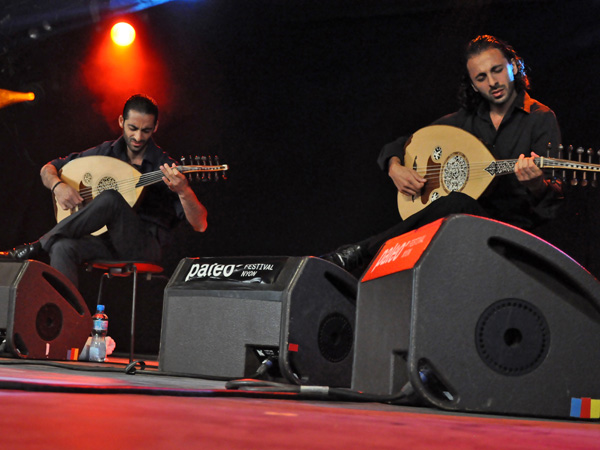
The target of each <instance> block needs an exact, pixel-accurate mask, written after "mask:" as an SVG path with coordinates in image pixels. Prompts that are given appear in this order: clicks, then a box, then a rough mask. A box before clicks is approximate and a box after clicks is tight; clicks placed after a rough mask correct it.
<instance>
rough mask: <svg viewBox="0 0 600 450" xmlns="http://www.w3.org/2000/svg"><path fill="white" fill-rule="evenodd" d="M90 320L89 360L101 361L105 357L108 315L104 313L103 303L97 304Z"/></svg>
mask: <svg viewBox="0 0 600 450" xmlns="http://www.w3.org/2000/svg"><path fill="white" fill-rule="evenodd" d="M92 321H93V325H92V342H91V343H90V361H99V362H103V361H104V360H105V359H106V333H107V332H108V316H107V315H106V314H104V305H98V307H97V309H96V314H94V315H93V316H92Z"/></svg>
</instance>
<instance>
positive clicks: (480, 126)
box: [377, 92, 562, 229]
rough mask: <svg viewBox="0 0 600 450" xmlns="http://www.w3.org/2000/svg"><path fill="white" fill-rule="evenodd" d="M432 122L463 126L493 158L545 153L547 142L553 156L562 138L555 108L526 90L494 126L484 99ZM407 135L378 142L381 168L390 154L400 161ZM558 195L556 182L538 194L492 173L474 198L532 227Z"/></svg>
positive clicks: (552, 209) (549, 212) (550, 212)
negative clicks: (471, 108)
mask: <svg viewBox="0 0 600 450" xmlns="http://www.w3.org/2000/svg"><path fill="white" fill-rule="evenodd" d="M433 124H434V125H451V126H455V127H458V128H461V129H463V130H465V131H468V132H469V133H471V134H473V135H474V136H476V137H477V138H478V139H480V140H481V141H482V142H483V144H485V146H486V147H487V148H488V149H489V150H490V152H491V153H492V155H494V157H495V158H496V159H516V158H518V157H519V155H520V154H524V155H525V156H530V154H531V152H532V151H533V152H535V153H537V154H538V155H540V156H546V151H547V146H548V144H549V143H550V144H551V153H550V155H551V156H553V157H556V155H557V152H558V150H557V149H558V146H559V145H560V143H561V137H560V130H559V127H558V123H557V121H556V116H555V115H554V112H553V111H552V110H551V109H550V108H548V107H547V106H545V105H543V104H541V103H540V102H538V101H536V100H534V99H532V98H531V97H530V96H529V94H527V93H526V92H520V93H519V94H518V96H517V98H516V99H515V101H514V103H513V105H512V106H511V108H510V109H509V111H508V112H507V113H506V115H505V116H504V119H503V120H502V123H501V124H500V126H499V127H498V129H497V130H496V128H495V127H494V124H493V123H492V120H491V118H490V112H489V106H488V104H487V102H482V103H481V104H480V106H479V108H478V109H477V110H476V111H467V110H465V109H460V110H459V111H457V112H455V113H453V114H449V115H447V116H444V117H442V118H440V119H438V120H436V121H435V122H434V123H433ZM407 139H408V138H407V137H402V138H400V139H398V140H396V141H395V142H392V143H390V144H387V145H386V146H384V147H383V149H382V150H381V153H380V154H379V158H378V160H377V161H378V164H379V166H380V167H381V169H382V170H386V171H387V166H388V161H389V159H390V158H391V157H392V156H398V157H399V158H400V159H401V160H403V157H404V147H405V144H406V141H407ZM561 197H562V191H561V189H560V183H558V182H556V183H555V185H554V186H553V188H551V189H548V190H547V191H546V194H545V195H544V196H543V197H542V198H535V197H534V196H533V195H532V194H531V192H529V190H528V189H527V188H526V187H525V186H523V185H522V184H521V183H520V182H519V181H518V180H517V177H516V176H514V175H506V176H502V177H497V178H496V179H495V180H494V182H493V183H492V185H491V186H490V188H489V189H488V190H487V191H486V192H485V193H484V195H482V196H481V197H480V198H479V202H480V204H481V205H482V206H483V207H484V208H485V210H486V211H487V212H488V213H489V214H490V216H491V217H493V218H495V219H498V220H501V221H503V222H507V223H511V224H513V225H516V226H519V227H521V228H525V229H531V228H533V227H534V226H536V225H538V224H540V223H541V222H543V221H545V220H547V219H550V218H553V217H555V216H556V212H557V209H558V207H559V205H560V202H559V200H560V198H561Z"/></svg>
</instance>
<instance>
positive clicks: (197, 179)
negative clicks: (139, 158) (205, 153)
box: [194, 155, 204, 181]
mask: <svg viewBox="0 0 600 450" xmlns="http://www.w3.org/2000/svg"><path fill="white" fill-rule="evenodd" d="M194 162H195V164H196V165H197V166H199V165H200V157H199V156H198V155H196V156H195V157H194ZM202 176H204V174H202V175H200V172H196V175H195V176H194V179H195V181H200V180H201V179H202Z"/></svg>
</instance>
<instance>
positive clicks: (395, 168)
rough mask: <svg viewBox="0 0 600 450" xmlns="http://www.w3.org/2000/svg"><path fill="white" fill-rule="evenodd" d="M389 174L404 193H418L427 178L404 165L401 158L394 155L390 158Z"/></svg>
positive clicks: (399, 190) (397, 187)
mask: <svg viewBox="0 0 600 450" xmlns="http://www.w3.org/2000/svg"><path fill="white" fill-rule="evenodd" d="M388 175H389V176H390V178H391V179H392V181H393V182H394V185H395V186H396V189H398V192H401V193H402V194H404V195H417V194H419V192H420V191H421V189H423V186H425V183H426V182H427V179H426V178H423V177H422V176H421V175H419V174H418V173H417V172H416V171H414V170H412V169H409V168H408V167H405V166H403V165H402V164H401V163H400V158H398V157H396V156H394V157H392V158H391V159H390V162H389V166H388Z"/></svg>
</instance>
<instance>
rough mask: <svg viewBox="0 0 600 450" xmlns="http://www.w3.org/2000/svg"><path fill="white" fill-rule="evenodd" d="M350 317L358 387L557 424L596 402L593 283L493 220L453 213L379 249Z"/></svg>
mask: <svg viewBox="0 0 600 450" xmlns="http://www.w3.org/2000/svg"><path fill="white" fill-rule="evenodd" d="M356 320H357V323H356V337H355V339H356V342H355V354H354V368H353V374H352V388H353V389H356V390H360V391H364V392H368V393H374V394H385V395H391V394H398V393H399V392H400V391H401V389H402V388H403V387H404V386H409V385H408V384H407V383H410V387H412V389H414V392H415V396H416V397H417V401H418V402H419V403H425V404H427V405H433V406H436V407H439V408H442V409H446V410H453V411H465V412H480V413H498V414H511V415H526V416H542V417H562V418H565V417H570V416H572V415H573V412H572V410H571V406H572V405H574V407H576V405H577V404H578V401H580V399H582V398H587V399H590V398H592V399H594V398H595V399H600V382H599V381H598V380H600V364H599V363H598V362H599V360H598V354H599V353H598V352H599V350H598V349H600V284H599V283H598V281H597V280H596V279H595V278H594V277H593V276H592V275H591V274H590V273H588V272H587V271H586V270H585V269H583V268H582V267H581V266H580V265H579V264H578V263H576V262H575V261H574V260H573V259H571V258H570V257H568V256H567V255H566V254H564V253H563V252H561V251H559V250H558V249H556V248H555V247H553V246H552V245H550V244H548V243H547V242H545V241H543V240H541V239H539V238H537V237H535V236H533V235H532V234H529V233H527V232H524V231H522V230H520V229H518V228H515V227H512V226H509V225H506V224H503V223H500V222H497V221H493V220H488V219H483V218H479V217H475V216H467V215H455V216H450V217H449V218H446V219H442V220H439V221H437V222H434V223H432V224H429V225H426V226H424V227H422V228H419V229H417V230H414V231H412V232H409V233H407V234H404V235H402V236H399V237H397V238H394V239H391V240H390V241H388V242H387V243H386V244H385V245H384V246H383V247H382V249H381V250H380V251H379V253H378V254H377V256H376V257H375V259H374V260H373V261H372V262H371V264H370V266H369V268H368V269H367V270H366V271H365V273H364V274H363V276H362V277H361V280H360V283H359V288H358V298H357V311H356ZM588 403H589V402H588ZM598 403H599V404H600V401H599V402H598Z"/></svg>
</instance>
